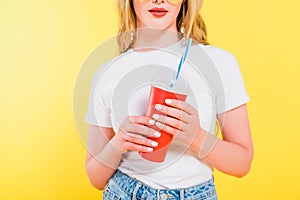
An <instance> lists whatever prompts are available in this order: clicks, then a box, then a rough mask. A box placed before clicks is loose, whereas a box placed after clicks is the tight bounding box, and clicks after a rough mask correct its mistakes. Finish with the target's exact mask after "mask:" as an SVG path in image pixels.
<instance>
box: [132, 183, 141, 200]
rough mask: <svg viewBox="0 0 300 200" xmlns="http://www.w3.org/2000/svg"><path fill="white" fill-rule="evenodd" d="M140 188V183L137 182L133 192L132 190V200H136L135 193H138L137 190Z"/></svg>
mask: <svg viewBox="0 0 300 200" xmlns="http://www.w3.org/2000/svg"><path fill="white" fill-rule="evenodd" d="M141 186H142V183H141V182H137V184H136V186H135V188H134V190H133V200H136V193H137V192H138V190H139V189H140V187H141Z"/></svg>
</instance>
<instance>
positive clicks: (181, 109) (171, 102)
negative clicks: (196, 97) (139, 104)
mask: <svg viewBox="0 0 300 200" xmlns="http://www.w3.org/2000/svg"><path fill="white" fill-rule="evenodd" d="M165 103H166V104H167V105H168V106H165V105H161V104H156V105H155V109H156V110H157V111H159V112H160V113H161V114H154V115H153V116H152V118H153V119H155V120H156V123H155V125H156V126H157V127H158V128H159V129H161V130H163V131H164V132H167V133H170V134H172V135H173V136H174V137H176V138H177V139H178V140H180V141H181V142H183V143H184V144H186V145H188V146H189V147H190V148H191V149H193V150H196V151H199V150H200V148H201V145H202V143H203V141H204V138H205V131H204V130H203V129H202V128H201V126H200V120H199V115H198V111H197V110H196V109H195V108H194V107H193V106H191V105H190V104H188V103H186V102H184V101H180V100H177V99H166V100H165Z"/></svg>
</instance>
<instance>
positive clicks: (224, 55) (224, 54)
mask: <svg viewBox="0 0 300 200" xmlns="http://www.w3.org/2000/svg"><path fill="white" fill-rule="evenodd" d="M198 46H199V47H200V48H201V49H202V50H203V51H205V53H206V54H207V55H208V56H209V57H210V59H211V60H212V61H213V62H214V63H215V64H216V65H217V66H220V65H222V66H224V65H229V66H232V65H236V64H237V59H236V57H235V56H234V55H233V53H231V52H230V51H228V50H226V49H223V48H221V47H217V46H214V45H203V44H198Z"/></svg>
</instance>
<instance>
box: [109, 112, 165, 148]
mask: <svg viewBox="0 0 300 200" xmlns="http://www.w3.org/2000/svg"><path fill="white" fill-rule="evenodd" d="M154 123H155V121H154V120H153V119H152V118H150V117H145V116H128V117H127V118H126V119H125V120H124V121H123V123H122V124H121V125H120V127H119V130H118V132H117V134H115V135H114V137H113V138H112V139H111V143H112V144H113V145H115V146H116V147H118V148H119V149H120V150H122V151H123V152H124V153H126V152H127V151H139V152H151V151H153V148H154V147H156V146H158V143H157V142H156V141H153V140H151V139H149V137H155V138H158V137H160V133H159V132H158V131H156V130H155V129H152V128H150V127H148V126H150V125H153V124H154Z"/></svg>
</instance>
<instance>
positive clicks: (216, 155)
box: [194, 130, 253, 177]
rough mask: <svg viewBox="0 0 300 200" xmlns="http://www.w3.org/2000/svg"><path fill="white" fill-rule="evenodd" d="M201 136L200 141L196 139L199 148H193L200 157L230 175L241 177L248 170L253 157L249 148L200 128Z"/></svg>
mask: <svg viewBox="0 0 300 200" xmlns="http://www.w3.org/2000/svg"><path fill="white" fill-rule="evenodd" d="M201 138H202V141H198V145H197V146H198V147H200V148H194V150H196V153H197V155H198V156H199V157H200V158H201V159H205V160H206V161H208V162H209V163H210V164H211V165H212V166H214V167H215V168H216V169H218V170H219V171H221V172H223V173H226V174H229V175H232V176H236V177H243V176H245V175H246V174H247V173H248V172H249V170H250V168H251V161H252V158H253V152H252V151H251V150H248V149H247V148H246V147H243V146H241V145H239V144H235V143H232V142H228V141H224V140H221V139H219V138H217V137H215V136H213V135H211V134H209V133H207V132H205V131H204V130H202V137H200V139H201ZM203 138H204V140H203ZM196 139H197V138H196ZM203 141H204V142H203ZM196 143H197V141H196Z"/></svg>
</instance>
